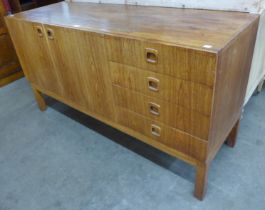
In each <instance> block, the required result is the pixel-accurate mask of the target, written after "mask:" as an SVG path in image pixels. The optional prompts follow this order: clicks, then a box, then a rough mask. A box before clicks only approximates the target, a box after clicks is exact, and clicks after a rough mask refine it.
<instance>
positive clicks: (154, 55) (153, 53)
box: [145, 48, 158, 64]
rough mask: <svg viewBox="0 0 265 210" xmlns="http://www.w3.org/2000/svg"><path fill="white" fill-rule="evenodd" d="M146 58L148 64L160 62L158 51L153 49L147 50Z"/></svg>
mask: <svg viewBox="0 0 265 210" xmlns="http://www.w3.org/2000/svg"><path fill="white" fill-rule="evenodd" d="M145 58H146V61H147V63H152V64H157V62H158V51H157V50H155V49H152V48H146V49H145Z"/></svg>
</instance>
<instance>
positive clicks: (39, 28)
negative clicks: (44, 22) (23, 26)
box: [35, 26, 43, 37]
mask: <svg viewBox="0 0 265 210" xmlns="http://www.w3.org/2000/svg"><path fill="white" fill-rule="evenodd" d="M35 30H36V32H37V34H38V36H39V37H43V30H42V27H41V26H35Z"/></svg>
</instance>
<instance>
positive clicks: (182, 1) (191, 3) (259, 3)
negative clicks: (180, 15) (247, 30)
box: [68, 0, 265, 13]
mask: <svg viewBox="0 0 265 210" xmlns="http://www.w3.org/2000/svg"><path fill="white" fill-rule="evenodd" d="M68 1H73V2H74V1H75V2H95V3H114V4H138V5H152V6H163V7H180V8H182V7H185V8H197V9H213V10H231V11H245V12H252V13H260V12H261V11H262V7H263V8H264V7H265V0H68Z"/></svg>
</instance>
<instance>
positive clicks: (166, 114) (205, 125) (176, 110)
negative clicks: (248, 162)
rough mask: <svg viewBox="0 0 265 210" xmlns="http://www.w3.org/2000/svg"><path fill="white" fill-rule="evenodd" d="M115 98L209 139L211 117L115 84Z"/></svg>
mask: <svg viewBox="0 0 265 210" xmlns="http://www.w3.org/2000/svg"><path fill="white" fill-rule="evenodd" d="M113 89H114V91H113V92H114V100H115V103H116V105H117V106H118V107H123V108H126V109H128V110H131V111H133V112H136V113H138V114H140V115H144V116H146V117H148V118H150V119H153V120H156V121H159V122H162V123H164V124H166V125H168V126H171V127H173V128H177V129H179V130H182V131H184V132H187V133H189V134H191V135H194V136H197V137H199V138H201V139H205V140H207V139H208V132H209V126H210V118H209V117H208V116H206V115H203V114H200V113H199V112H196V111H192V110H189V109H186V108H183V107H181V106H177V105H175V104H172V103H167V102H164V101H162V100H159V99H156V98H152V97H148V96H144V95H143V94H139V93H136V92H133V91H129V90H128V89H124V88H120V87H118V86H113Z"/></svg>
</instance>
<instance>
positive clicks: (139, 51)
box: [105, 36, 216, 87]
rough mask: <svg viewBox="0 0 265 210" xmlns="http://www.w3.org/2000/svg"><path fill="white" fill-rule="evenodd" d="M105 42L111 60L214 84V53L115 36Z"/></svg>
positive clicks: (208, 84) (210, 84) (108, 37)
mask: <svg viewBox="0 0 265 210" xmlns="http://www.w3.org/2000/svg"><path fill="white" fill-rule="evenodd" d="M105 44H106V46H107V52H108V57H109V60H110V61H114V62H117V63H121V64H127V65H131V66H135V67H139V68H143V69H146V70H150V71H154V72H157V73H162V74H165V75H170V76H173V77H177V78H180V79H184V80H189V81H194V82H197V83H201V84H205V85H207V86H210V87H213V84H214V77H215V70H216V54H214V53H210V52H204V51H198V50H193V49H186V48H181V47H174V46H167V45H161V44H155V43H150V42H144V41H138V40H133V39H126V38H119V37H111V36H106V42H105Z"/></svg>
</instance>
